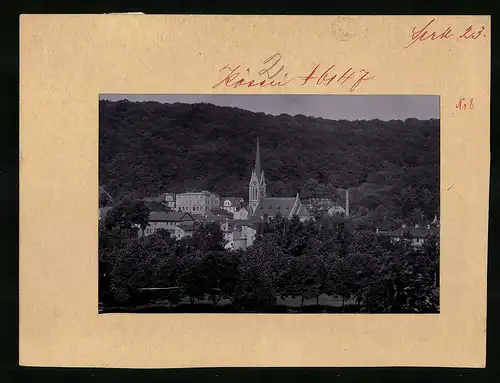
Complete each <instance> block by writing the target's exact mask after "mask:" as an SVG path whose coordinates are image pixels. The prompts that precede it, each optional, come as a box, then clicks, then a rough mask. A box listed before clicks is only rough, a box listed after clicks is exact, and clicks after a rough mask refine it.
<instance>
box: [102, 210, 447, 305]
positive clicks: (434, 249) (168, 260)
mask: <svg viewBox="0 0 500 383" xmlns="http://www.w3.org/2000/svg"><path fill="white" fill-rule="evenodd" d="M124 211H126V212H127V213H126V214H124V213H123V212H124ZM118 212H120V214H110V215H109V216H108V217H107V218H106V219H105V220H103V221H101V224H100V229H99V260H100V263H99V265H100V267H99V274H100V278H99V281H100V288H99V295H100V300H101V301H102V302H103V303H104V304H105V306H106V307H107V308H110V307H112V306H129V307H132V308H134V307H135V308H136V307H138V306H140V305H144V304H145V303H147V302H148V301H150V300H158V299H160V300H163V301H164V302H168V304H167V306H168V305H169V306H170V308H171V309H172V307H174V306H175V305H177V304H178V303H179V302H180V301H181V299H183V298H184V297H189V301H190V302H191V304H194V303H195V300H196V299H197V298H200V297H205V299H206V297H207V296H208V297H210V298H209V299H210V300H211V302H212V304H213V307H214V308H215V307H217V306H218V304H219V302H220V300H221V299H226V300H229V301H230V302H231V304H230V307H231V310H233V311H258V312H265V311H268V312H272V311H273V310H274V309H275V308H276V302H277V300H278V299H279V298H284V297H300V298H301V300H302V304H303V302H304V300H305V299H315V300H316V303H317V304H318V303H319V298H320V296H322V295H323V296H324V295H327V296H332V297H338V298H339V299H341V300H342V307H344V303H345V302H347V301H348V300H351V301H352V300H354V302H355V304H354V309H352V310H354V311H355V312H391V313H400V312H413V313H415V312H416V313H422V312H439V240H438V238H437V237H430V238H428V239H427V241H426V242H425V244H424V247H423V250H422V251H415V250H413V249H412V248H411V246H410V245H409V244H408V243H406V242H402V243H400V244H392V243H391V242H390V241H388V239H387V238H384V237H379V236H377V235H375V233H373V232H372V231H367V230H353V229H352V226H351V223H352V222H351V221H350V220H349V219H348V218H347V219H346V218H343V217H340V216H333V217H330V216H328V215H326V216H324V217H321V218H319V219H317V220H315V221H313V220H310V221H307V222H305V223H303V222H301V221H300V220H299V219H298V218H297V217H294V218H293V219H285V218H282V217H279V216H277V217H273V218H270V219H268V221H267V222H263V223H261V224H260V226H259V228H258V235H257V238H256V241H255V243H254V245H253V246H251V247H249V248H248V249H247V250H245V251H242V250H238V251H228V250H224V240H223V236H222V233H221V231H220V227H219V225H218V224H216V223H210V224H205V225H201V226H200V227H199V228H198V229H197V230H196V232H195V234H194V235H193V238H185V239H182V240H178V241H175V240H174V239H172V238H170V237H169V235H168V232H166V231H161V230H160V231H159V232H157V233H156V234H154V235H151V236H148V237H139V236H138V232H137V230H139V229H138V228H137V226H140V222H141V220H142V219H141V217H144V216H145V215H144V214H145V212H144V211H143V208H142V206H140V205H135V206H132V205H130V204H127V205H126V206H125V207H123V206H121V207H120V209H118ZM146 214H147V213H146ZM124 216H126V217H129V218H128V219H131V220H132V222H134V223H131V224H128V225H127V224H125V222H124V220H123V219H121V218H120V219H118V217H124ZM137 222H139V223H137ZM134 225H137V226H134ZM141 288H162V289H165V288H167V289H168V290H161V293H160V294H159V295H158V294H157V295H155V296H152V295H147V294H144V293H140V289H141ZM200 299H202V298H200ZM301 306H302V305H301ZM301 309H302V307H301Z"/></svg>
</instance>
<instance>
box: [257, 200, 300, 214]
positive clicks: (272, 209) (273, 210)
mask: <svg viewBox="0 0 500 383" xmlns="http://www.w3.org/2000/svg"><path fill="white" fill-rule="evenodd" d="M296 198H297V197H267V198H262V200H261V201H260V203H259V205H258V206H257V208H256V209H255V213H254V215H256V216H258V217H262V216H264V214H267V215H268V216H269V217H274V216H275V215H276V214H278V212H279V213H280V214H281V215H282V216H284V217H288V216H290V215H293V214H296V212H297V209H298V206H296V205H295V200H296ZM292 209H293V211H292Z"/></svg>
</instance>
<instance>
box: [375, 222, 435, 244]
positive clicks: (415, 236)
mask: <svg viewBox="0 0 500 383" xmlns="http://www.w3.org/2000/svg"><path fill="white" fill-rule="evenodd" d="M376 233H377V234H378V235H382V234H383V233H381V232H380V230H379V229H377V231H376ZM432 234H435V235H439V228H438V227H436V226H433V225H431V224H427V225H424V226H421V225H419V224H415V225H414V226H407V225H405V224H403V225H402V226H401V228H399V229H396V230H393V231H391V232H390V233H389V234H388V235H389V237H390V239H391V242H393V243H398V242H401V241H407V242H409V243H410V245H411V246H412V247H413V248H414V249H419V248H421V247H422V246H423V244H424V243H425V241H426V239H427V238H428V237H429V236H430V235H432Z"/></svg>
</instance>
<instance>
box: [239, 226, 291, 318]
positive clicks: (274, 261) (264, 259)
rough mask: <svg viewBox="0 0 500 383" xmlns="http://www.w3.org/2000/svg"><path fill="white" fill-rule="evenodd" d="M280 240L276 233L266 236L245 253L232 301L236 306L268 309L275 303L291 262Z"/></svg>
mask: <svg viewBox="0 0 500 383" xmlns="http://www.w3.org/2000/svg"><path fill="white" fill-rule="evenodd" d="M278 241H279V238H278V236H277V235H276V234H267V235H266V236H265V237H264V238H263V239H261V240H260V241H258V242H256V243H255V244H254V246H251V247H250V248H248V249H247V250H246V251H245V252H244V253H243V254H242V257H241V261H240V264H239V267H238V283H237V286H236V290H235V294H234V299H233V302H234V303H235V304H236V305H238V306H240V307H242V308H246V309H252V310H266V309H268V308H269V307H271V306H273V305H274V304H275V301H276V297H277V295H278V293H279V291H282V289H283V286H282V284H283V280H284V276H285V275H286V274H287V272H288V270H287V268H288V262H287V259H286V256H285V254H284V253H283V251H282V250H281V246H279V245H278V243H279V242H278Z"/></svg>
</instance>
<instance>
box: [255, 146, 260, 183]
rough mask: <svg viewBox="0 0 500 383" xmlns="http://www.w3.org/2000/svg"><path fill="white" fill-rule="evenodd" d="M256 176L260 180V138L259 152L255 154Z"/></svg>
mask: <svg viewBox="0 0 500 383" xmlns="http://www.w3.org/2000/svg"><path fill="white" fill-rule="evenodd" d="M254 170H255V174H257V177H259V178H260V173H261V169H260V145H259V137H258V136H257V151H256V152H255V166H254Z"/></svg>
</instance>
